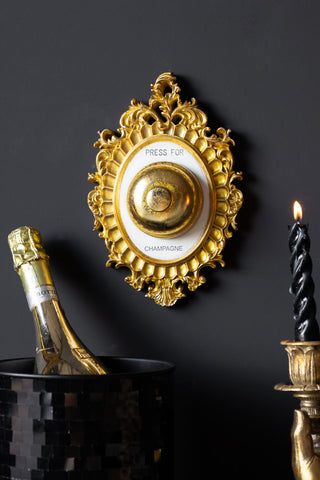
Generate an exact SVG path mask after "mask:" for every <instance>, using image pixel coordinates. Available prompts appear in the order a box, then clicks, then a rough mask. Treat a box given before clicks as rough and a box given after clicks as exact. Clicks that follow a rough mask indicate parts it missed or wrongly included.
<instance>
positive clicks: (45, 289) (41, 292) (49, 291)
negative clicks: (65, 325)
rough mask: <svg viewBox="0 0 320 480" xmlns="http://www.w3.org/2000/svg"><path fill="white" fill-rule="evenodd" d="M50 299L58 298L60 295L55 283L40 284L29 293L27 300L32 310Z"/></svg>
mask: <svg viewBox="0 0 320 480" xmlns="http://www.w3.org/2000/svg"><path fill="white" fill-rule="evenodd" d="M48 300H58V295H57V292H56V289H55V288H54V286H53V285H39V286H38V287H36V288H33V289H32V290H30V291H29V292H28V293H27V302H28V305H29V308H30V310H33V309H34V308H35V307H37V306H38V305H40V304H41V303H43V302H47V301H48Z"/></svg>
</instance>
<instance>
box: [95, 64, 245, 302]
mask: <svg viewBox="0 0 320 480" xmlns="http://www.w3.org/2000/svg"><path fill="white" fill-rule="evenodd" d="M151 88H152V96H151V98H150V100H149V105H146V104H144V103H141V102H138V101H137V100H135V99H133V100H132V101H131V105H130V107H129V109H128V111H126V112H125V113H124V114H123V115H122V117H121V119H120V128H119V129H118V130H117V133H114V132H112V131H111V130H108V129H106V130H103V131H100V132H98V133H99V135H100V138H99V139H98V141H97V142H96V143H95V145H94V146H95V147H96V148H99V153H98V155H97V159H96V165H97V172H96V173H91V174H89V181H90V182H94V183H97V184H98V185H97V186H96V187H95V188H94V189H93V190H92V191H91V192H90V193H89V196H88V204H89V207H90V209H91V211H92V213H93V215H94V218H95V223H94V230H98V231H99V232H100V233H99V236H100V237H102V238H104V239H105V243H106V247H107V249H108V250H109V252H110V253H109V259H108V262H107V266H108V267H109V266H112V265H114V266H115V267H116V268H118V267H128V268H129V269H130V270H131V275H130V276H128V277H127V278H126V282H128V283H129V284H130V285H132V286H133V287H134V288H135V289H136V290H141V289H142V288H144V287H145V286H146V285H148V292H147V294H146V296H147V297H150V298H152V299H154V301H155V302H156V303H157V304H159V305H161V306H171V305H174V304H175V303H176V301H177V300H178V299H179V298H181V297H184V296H185V293H184V291H183V286H184V284H186V285H187V287H188V289H189V290H191V291H194V290H196V289H197V288H198V287H199V286H200V285H201V284H203V283H204V282H205V278H204V277H203V276H201V275H200V270H201V268H202V267H204V266H210V267H212V268H215V267H216V264H217V263H219V264H220V265H222V266H224V265H225V264H224V261H223V259H222V253H221V252H222V250H223V248H224V245H225V241H226V239H227V238H230V237H231V236H232V231H231V230H230V227H232V228H233V229H236V216H237V213H238V211H239V209H240V207H241V205H242V200H243V197H242V193H241V191H240V190H238V189H237V188H236V187H235V186H234V185H233V183H232V182H233V181H234V180H236V179H241V178H242V176H241V173H235V172H234V171H233V157H232V153H231V151H230V147H231V146H233V145H234V141H233V140H232V139H231V138H230V136H229V133H230V130H225V129H224V128H218V130H217V131H216V134H213V135H210V128H209V127H208V126H207V116H206V115H205V113H204V112H202V111H201V110H200V109H199V108H198V107H197V104H196V101H195V99H194V98H192V99H191V101H185V102H182V100H181V98H180V88H179V86H178V84H177V83H176V78H175V77H174V76H173V75H172V74H171V73H163V74H162V75H160V76H159V77H158V79H157V80H156V82H155V84H154V85H151ZM160 141H169V143H170V144H171V143H174V144H178V146H179V147H181V149H182V150H183V149H184V151H186V152H190V153H191V155H192V156H193V158H194V159H195V161H196V162H198V163H199V164H200V166H201V168H202V170H203V171H204V172H205V175H206V179H207V182H208V185H209V191H210V193H209V195H210V202H211V207H210V214H209V215H208V219H207V221H206V225H205V228H204V229H203V232H201V235H200V237H199V239H198V241H197V242H196V244H195V245H194V246H193V248H191V249H190V250H189V251H188V252H187V253H186V254H184V255H183V256H180V257H179V256H177V258H173V259H172V258H171V259H160V260H159V259H158V258H154V257H153V256H152V254H150V253H149V252H148V255H147V254H146V252H144V251H143V250H142V249H141V248H139V247H137V245H136V242H135V241H134V238H130V236H129V235H128V234H127V232H126V227H125V225H124V224H123V221H122V218H121V212H120V210H119V201H118V196H119V188H120V185H121V182H122V178H123V174H124V172H125V169H126V168H127V166H128V164H129V163H130V161H131V159H132V158H134V156H135V155H136V152H138V151H139V150H141V149H142V148H145V146H146V145H150V144H152V143H154V144H155V142H160ZM157 144H158V143H157Z"/></svg>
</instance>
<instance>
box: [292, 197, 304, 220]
mask: <svg viewBox="0 0 320 480" xmlns="http://www.w3.org/2000/svg"><path fill="white" fill-rule="evenodd" d="M293 216H294V219H295V220H298V219H299V220H301V219H302V207H301V205H300V203H299V202H297V201H295V202H294V204H293Z"/></svg>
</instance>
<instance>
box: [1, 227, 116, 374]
mask: <svg viewBox="0 0 320 480" xmlns="http://www.w3.org/2000/svg"><path fill="white" fill-rule="evenodd" d="M8 242H9V246H10V250H11V253H12V256H13V263H14V268H15V270H16V272H17V273H18V274H19V276H20V279H21V281H22V285H23V288H24V291H25V293H26V297H27V302H28V305H29V308H30V310H31V312H32V315H33V318H34V323H35V330H36V356H35V373H38V374H43V375H49V374H57V375H105V374H107V373H108V372H107V371H106V369H105V367H104V366H103V365H102V364H101V362H100V361H99V360H98V359H97V358H95V357H94V356H93V355H92V353H91V352H90V351H89V350H88V349H87V348H86V347H85V345H84V344H83V343H82V342H81V341H80V340H79V338H78V337H77V335H76V334H75V333H74V331H73V330H72V328H71V327H70V325H69V323H68V321H67V319H66V317H65V315H64V312H63V310H62V308H61V306H60V303H59V299H58V296H57V292H56V289H55V287H54V283H53V280H52V276H51V273H50V269H49V257H48V255H47V254H46V252H45V250H44V247H43V245H42V240H41V236H40V233H39V232H38V230H36V229H35V228H32V227H20V228H17V229H16V230H14V231H13V232H11V233H10V235H9V236H8Z"/></svg>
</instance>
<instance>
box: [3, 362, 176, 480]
mask: <svg viewBox="0 0 320 480" xmlns="http://www.w3.org/2000/svg"><path fill="white" fill-rule="evenodd" d="M103 360H104V361H105V362H106V363H107V362H108V363H109V365H110V362H111V363H112V364H113V368H112V370H113V371H114V372H118V373H115V374H114V375H110V376H81V377H78V376H77V377H67V376H59V377H54V376H38V375H30V374H29V373H30V372H32V370H33V360H31V359H25V360H24V359H21V360H17V361H11V362H10V361H6V362H0V479H3V480H5V479H6V480H8V479H10V480H13V479H15V480H100V479H101V480H102V479H103V480H164V479H165V480H171V479H172V478H173V398H172V373H173V367H172V368H171V367H170V368H168V365H169V364H166V363H165V362H157V363H152V364H151V365H149V364H148V363H146V362H145V361H143V360H136V359H124V360H123V359H117V358H113V359H103ZM12 362H16V363H12ZM139 362H140V364H139ZM141 362H144V363H141ZM161 365H162V368H160V367H161ZM10 366H11V368H12V370H11V371H12V372H17V373H18V375H15V373H12V374H8V373H1V371H3V370H4V371H5V372H7V371H8V369H9V368H10ZM151 367H152V368H153V372H152V371H150V368H151ZM165 367H167V368H165ZM110 368H111V365H110ZM122 369H125V371H126V372H127V373H125V374H122V373H120V372H121V370H122ZM19 372H21V373H24V375H21V374H19ZM137 372H138V373H137Z"/></svg>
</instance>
